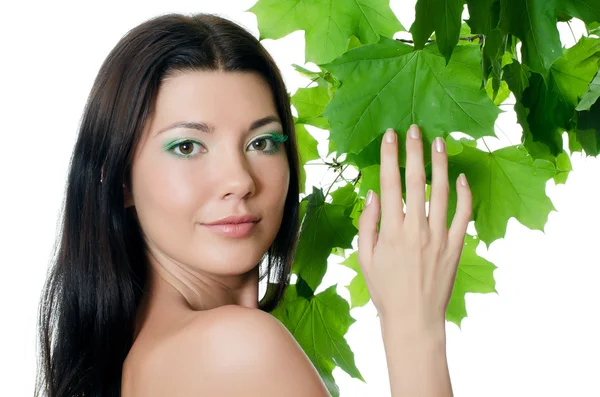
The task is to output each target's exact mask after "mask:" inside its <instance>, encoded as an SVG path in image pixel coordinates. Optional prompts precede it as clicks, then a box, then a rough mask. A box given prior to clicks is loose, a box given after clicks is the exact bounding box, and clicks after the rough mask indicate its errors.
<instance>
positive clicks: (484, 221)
mask: <svg viewBox="0 0 600 397" xmlns="http://www.w3.org/2000/svg"><path fill="white" fill-rule="evenodd" d="M447 140H448V141H454V142H453V143H452V145H456V144H457V142H456V140H454V138H452V136H448V137H447ZM459 144H461V145H462V146H463V148H462V151H460V153H458V154H456V155H453V156H448V176H449V178H450V180H456V178H457V177H458V175H459V174H460V173H461V172H464V173H465V175H466V176H467V179H468V181H469V186H470V187H471V192H472V195H473V220H474V221H475V229H476V230H477V233H478V237H479V238H480V239H481V240H482V241H483V242H485V244H486V246H487V247H488V248H489V245H490V244H491V243H492V242H493V241H495V240H497V239H499V238H502V237H504V235H505V233H506V225H507V223H508V220H509V219H510V218H511V217H514V218H516V219H517V220H518V221H519V222H520V223H521V224H522V225H524V226H526V227H528V228H530V229H532V230H542V231H543V230H544V225H545V224H546V221H547V220H548V215H549V213H550V212H551V211H556V208H554V205H553V204H552V201H551V200H550V198H548V196H547V195H546V182H547V181H548V179H550V178H552V177H554V175H555V174H556V169H555V167H554V165H553V164H552V163H551V162H549V161H546V160H542V159H535V160H534V159H533V158H532V157H531V156H530V155H529V153H528V152H527V150H526V149H525V148H524V147H523V146H521V145H519V146H508V147H504V148H501V149H498V150H495V151H493V152H491V153H489V152H484V151H482V150H479V149H477V148H476V147H471V146H469V145H464V144H462V143H460V142H459ZM456 200H457V196H456V186H454V184H453V183H451V184H450V194H449V197H448V219H447V220H448V226H450V224H451V220H452V218H453V217H454V213H455V211H456V202H457V201H456Z"/></svg>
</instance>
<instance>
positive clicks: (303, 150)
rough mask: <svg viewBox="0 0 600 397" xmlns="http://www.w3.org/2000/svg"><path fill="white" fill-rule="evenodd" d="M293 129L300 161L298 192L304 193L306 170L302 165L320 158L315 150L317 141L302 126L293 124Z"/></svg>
mask: <svg viewBox="0 0 600 397" xmlns="http://www.w3.org/2000/svg"><path fill="white" fill-rule="evenodd" d="M294 128H295V130H296V142H297V145H298V157H299V158H298V159H299V161H300V164H299V165H300V168H299V171H300V191H301V192H304V189H305V185H306V170H305V169H304V165H305V164H306V163H308V162H309V161H311V160H318V159H320V158H321V156H319V151H318V150H317V144H318V142H317V140H316V139H315V138H314V137H313V136H312V135H310V133H309V132H308V131H307V130H306V127H305V126H304V124H295V125H294Z"/></svg>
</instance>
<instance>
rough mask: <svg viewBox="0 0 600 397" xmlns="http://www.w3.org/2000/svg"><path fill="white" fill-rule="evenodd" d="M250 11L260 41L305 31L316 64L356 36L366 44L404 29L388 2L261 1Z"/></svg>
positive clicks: (337, 52) (338, 52) (339, 51)
mask: <svg viewBox="0 0 600 397" xmlns="http://www.w3.org/2000/svg"><path fill="white" fill-rule="evenodd" d="M247 11H250V12H253V13H254V14H256V18H257V20H258V29H259V31H260V39H261V40H263V39H279V38H281V37H284V36H286V35H288V34H290V33H292V32H294V31H297V30H304V31H305V38H306V61H307V62H314V63H316V64H322V63H326V62H329V61H331V60H333V59H335V58H337V57H339V56H340V55H342V54H343V53H344V52H346V50H347V49H348V45H349V43H350V38H351V36H353V35H354V36H356V37H357V38H358V39H359V40H360V42H361V43H365V44H366V43H375V42H377V41H378V40H379V38H380V37H381V36H385V37H393V36H394V33H396V32H399V31H403V30H404V28H403V27H402V25H401V24H400V21H398V18H397V17H396V15H394V13H393V12H392V10H391V8H390V6H389V0H319V1H314V0H259V1H258V2H257V3H256V4H255V5H253V6H252V7H251V8H250V9H248V10H247Z"/></svg>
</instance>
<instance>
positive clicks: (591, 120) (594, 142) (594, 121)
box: [576, 101, 600, 156]
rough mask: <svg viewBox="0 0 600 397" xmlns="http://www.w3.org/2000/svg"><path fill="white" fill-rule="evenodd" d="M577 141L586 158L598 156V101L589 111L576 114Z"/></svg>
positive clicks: (599, 130)
mask: <svg viewBox="0 0 600 397" xmlns="http://www.w3.org/2000/svg"><path fill="white" fill-rule="evenodd" d="M577 118H578V120H577V132H576V135H577V141H578V142H579V143H580V144H581V147H582V148H583V150H585V152H586V153H587V155H588V156H598V154H600V101H596V103H594V104H593V105H592V107H591V108H590V110H589V111H583V112H579V113H578V117H577Z"/></svg>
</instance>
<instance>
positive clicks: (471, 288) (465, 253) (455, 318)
mask: <svg viewBox="0 0 600 397" xmlns="http://www.w3.org/2000/svg"><path fill="white" fill-rule="evenodd" d="M479 241H480V240H479V239H478V238H477V237H474V236H471V235H469V234H467V235H466V236H465V244H464V246H463V250H462V254H461V257H460V262H459V264H458V269H457V271H456V280H455V281H454V287H453V289H452V295H451V296H450V301H449V302H448V308H447V309H446V320H448V321H451V322H453V323H455V324H456V325H458V326H459V327H460V325H461V323H462V320H463V319H464V318H465V317H467V308H466V304H465V294H466V293H467V292H475V293H480V294H485V293H490V292H497V291H496V280H494V270H495V269H496V266H495V265H494V264H493V263H492V262H490V261H488V260H486V259H484V258H482V257H480V256H479V255H477V254H476V253H475V249H476V248H477V245H479Z"/></svg>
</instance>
